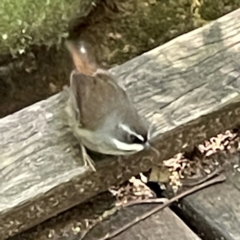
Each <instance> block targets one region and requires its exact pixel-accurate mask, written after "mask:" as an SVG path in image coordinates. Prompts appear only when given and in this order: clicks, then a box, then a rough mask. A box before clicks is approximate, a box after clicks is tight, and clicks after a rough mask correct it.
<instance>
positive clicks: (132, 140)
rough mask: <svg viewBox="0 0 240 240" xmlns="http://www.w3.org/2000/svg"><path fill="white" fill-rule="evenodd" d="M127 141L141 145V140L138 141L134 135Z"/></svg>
mask: <svg viewBox="0 0 240 240" xmlns="http://www.w3.org/2000/svg"><path fill="white" fill-rule="evenodd" d="M129 140H130V142H131V143H143V141H142V139H139V138H138V137H137V136H136V135H133V134H130V135H129Z"/></svg>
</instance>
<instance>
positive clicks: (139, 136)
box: [119, 123, 144, 142]
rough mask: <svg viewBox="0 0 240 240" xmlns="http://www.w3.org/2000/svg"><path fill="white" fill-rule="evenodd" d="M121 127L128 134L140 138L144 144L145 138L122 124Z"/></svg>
mask: <svg viewBox="0 0 240 240" xmlns="http://www.w3.org/2000/svg"><path fill="white" fill-rule="evenodd" d="M119 127H120V128H122V129H123V130H124V131H126V132H128V133H130V134H132V135H134V136H136V137H138V138H139V139H140V140H141V141H143V142H144V138H143V136H141V135H139V134H137V133H135V132H133V131H132V130H131V129H130V128H129V127H128V126H127V125H125V124H122V123H120V124H119Z"/></svg>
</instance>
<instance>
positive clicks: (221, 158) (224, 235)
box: [178, 152, 240, 240]
mask: <svg viewBox="0 0 240 240" xmlns="http://www.w3.org/2000/svg"><path fill="white" fill-rule="evenodd" d="M214 159H216V161H218V162H220V163H222V162H224V165H225V166H226V167H225V170H226V171H225V174H226V175H227V181H226V182H224V183H223V184H217V185H215V186H213V187H210V188H206V189H204V190H202V191H200V192H197V193H195V194H193V195H191V196H189V197H186V198H185V199H183V200H182V201H181V204H179V205H178V210H180V213H181V215H182V216H183V217H184V218H185V219H186V221H187V222H188V223H189V225H190V226H191V227H192V228H193V229H195V230H196V232H197V233H198V234H199V235H200V236H203V238H204V239H224V240H238V239H240V221H239V219H240V207H239V206H240V190H239V186H240V173H239V170H237V168H236V166H239V164H240V153H239V152H238V153H234V154H223V153H222V154H216V156H215V157H214Z"/></svg>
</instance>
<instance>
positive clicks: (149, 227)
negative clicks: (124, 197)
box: [84, 204, 200, 240]
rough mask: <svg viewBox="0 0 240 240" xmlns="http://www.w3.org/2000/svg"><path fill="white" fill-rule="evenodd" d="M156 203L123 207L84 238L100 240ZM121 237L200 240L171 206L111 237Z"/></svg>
mask: <svg viewBox="0 0 240 240" xmlns="http://www.w3.org/2000/svg"><path fill="white" fill-rule="evenodd" d="M154 207H155V204H142V205H138V206H136V205H135V206H131V207H128V208H125V209H121V210H120V211H119V212H117V213H115V214H114V215H112V216H111V217H109V218H108V219H106V220H104V221H102V222H101V223H100V224H98V225H96V226H95V227H94V228H93V229H92V230H91V231H90V232H89V233H88V234H87V235H86V236H85V237H84V240H98V239H100V238H103V237H105V236H106V235H107V234H108V233H111V232H113V231H114V230H116V229H118V228H120V227H122V226H124V225H125V224H127V223H128V222H130V221H131V220H133V219H135V218H137V217H138V216H140V215H142V214H144V213H146V212H148V211H150V210H151V209H153V208H154ZM111 239H114V240H121V239H131V240H138V239H149V240H155V239H160V240H166V239H169V240H176V239H185V240H200V238H199V237H198V236H197V235H196V234H195V233H194V232H192V230H191V229H189V228H188V226H187V225H185V223H184V222H182V220H181V219H179V218H178V216H176V215H175V214H174V213H173V212H172V211H171V210H170V209H169V208H165V209H164V210H162V211H159V212H157V213H155V214H153V215H152V216H150V217H149V218H146V219H145V220H143V221H140V222H139V223H137V224H136V225H134V226H132V227H130V228H129V229H127V230H126V231H124V232H122V233H121V234H119V235H117V236H115V237H113V238H111Z"/></svg>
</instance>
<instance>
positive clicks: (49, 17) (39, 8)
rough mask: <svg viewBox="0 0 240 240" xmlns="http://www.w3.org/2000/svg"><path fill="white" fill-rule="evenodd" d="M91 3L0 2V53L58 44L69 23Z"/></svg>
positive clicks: (59, 0)
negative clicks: (31, 46) (32, 46)
mask: <svg viewBox="0 0 240 240" xmlns="http://www.w3.org/2000/svg"><path fill="white" fill-rule="evenodd" d="M92 2H93V1H91V0H1V1H0V52H1V54H4V53H9V52H11V54H12V55H14V56H15V55H16V54H18V53H20V54H21V53H23V52H25V51H26V49H27V48H28V47H29V46H30V45H42V44H44V45H46V46H49V47H50V46H52V45H53V44H59V43H61V41H62V39H63V38H66V37H67V36H68V27H69V23H70V22H71V21H72V20H73V19H75V18H79V17H80V16H83V15H85V14H87V13H88V12H89V11H90V8H91V6H92Z"/></svg>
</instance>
